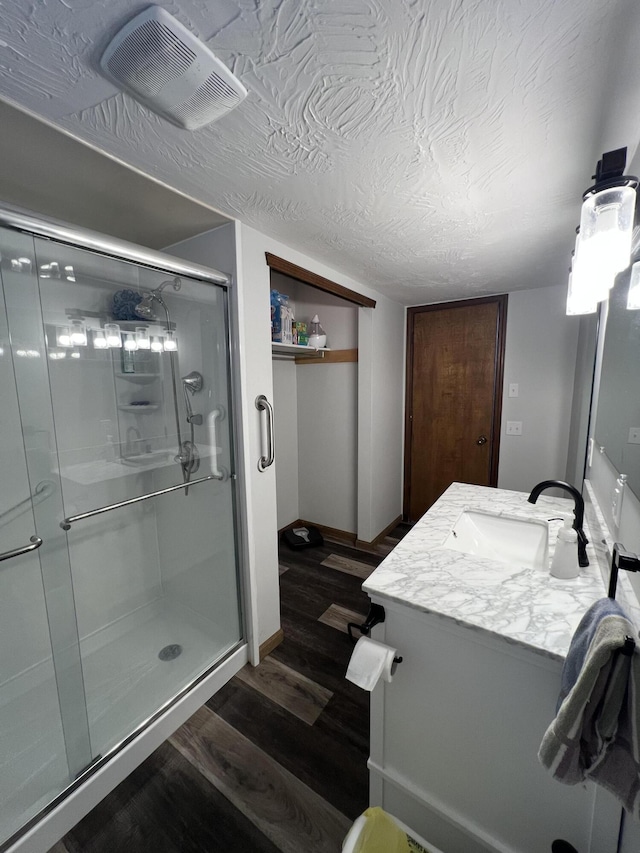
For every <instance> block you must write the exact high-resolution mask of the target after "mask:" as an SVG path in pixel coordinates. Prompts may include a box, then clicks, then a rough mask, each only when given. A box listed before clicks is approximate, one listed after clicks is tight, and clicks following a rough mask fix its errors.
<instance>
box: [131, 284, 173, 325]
mask: <svg viewBox="0 0 640 853" xmlns="http://www.w3.org/2000/svg"><path fill="white" fill-rule="evenodd" d="M169 284H170V285H171V286H172V287H173V289H174V290H176V291H177V290H180V288H181V287H182V281H181V280H180V279H179V278H178V277H177V276H176V278H170V279H167V281H163V282H162V284H160V285H158V287H156V288H155V289H154V290H147V291H146V293H145V295H144V296H143V297H142V299H141V300H140V302H138V304H137V305H136V307H135V309H134V311H135V313H136V314H137V315H138V317H141V318H142V319H143V320H153V319H154V313H153V303H154V301H155V302H158V303H159V304H160V305H163V306H164V301H163V299H162V297H161V296H160V294H161V293H162V291H163V290H164V289H165V287H166V286H167V285H169Z"/></svg>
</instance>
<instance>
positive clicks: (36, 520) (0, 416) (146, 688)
mask: <svg viewBox="0 0 640 853" xmlns="http://www.w3.org/2000/svg"><path fill="white" fill-rule="evenodd" d="M73 243H75V245H73ZM0 256H1V266H0V552H1V553H0V647H1V656H0V850H3V849H6V848H7V847H8V846H9V845H10V844H11V843H13V842H14V841H15V840H16V839H17V838H19V837H20V834H21V832H23V831H24V829H25V827H27V826H29V824H30V823H33V822H34V821H35V820H37V819H38V817H39V816H40V815H42V814H43V813H44V812H46V810H47V809H50V808H51V806H52V804H55V803H57V802H59V801H60V799H61V796H63V795H64V794H65V792H66V793H68V792H69V791H70V790H72V789H73V787H74V786H77V784H78V781H77V780H78V779H80V780H82V779H85V778H87V777H89V776H90V774H91V772H92V769H95V768H96V767H98V766H100V765H101V764H102V763H104V762H105V761H106V760H107V759H108V758H109V757H110V756H112V755H114V754H116V753H117V752H118V749H120V748H121V747H122V746H123V745H124V744H126V743H128V742H130V741H131V738H132V736H133V735H134V734H137V733H139V732H140V731H142V730H143V729H144V726H145V725H147V724H148V723H149V722H150V721H152V720H154V719H155V718H156V717H157V715H158V714H159V713H160V712H161V711H162V710H163V709H166V708H169V707H171V703H172V702H175V701H176V700H177V699H178V698H179V697H180V696H182V695H184V693H185V691H187V690H188V689H189V687H190V686H191V685H193V684H195V683H197V682H198V680H199V679H202V678H203V677H204V675H205V674H206V673H208V672H210V671H212V669H213V668H215V667H216V666H217V665H219V664H220V663H221V662H222V661H224V660H225V659H226V658H227V657H228V656H229V655H230V654H231V653H232V652H233V651H234V650H236V649H237V648H238V647H239V646H240V645H241V643H242V637H243V628H242V619H241V606H240V585H239V579H238V559H237V531H236V527H237V524H236V512H235V493H234V492H235V477H234V474H233V472H234V458H233V431H232V417H231V394H230V365H229V343H228V312H227V288H226V277H225V276H224V275H222V274H219V273H215V272H213V271H207V270H206V269H205V268H200V269H199V268H197V267H195V266H190V265H187V264H186V263H185V264H183V263H182V262H180V261H178V260H177V259H171V258H168V257H166V258H163V256H162V255H159V254H155V253H145V252H144V251H142V250H136V249H135V247H131V246H128V245H127V244H118V243H117V242H115V241H114V242H111V241H108V240H103V241H101V240H100V239H95V238H94V236H92V235H90V233H89V232H81V231H78V232H74V231H71V230H68V229H64V228H62V227H60V228H58V227H54V226H52V225H50V224H48V223H41V222H39V221H38V220H35V219H31V218H29V217H25V216H21V215H16V214H13V213H9V212H7V211H2V212H0ZM163 266H164V268H163Z"/></svg>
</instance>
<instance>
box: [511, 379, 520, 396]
mask: <svg viewBox="0 0 640 853" xmlns="http://www.w3.org/2000/svg"><path fill="white" fill-rule="evenodd" d="M519 390H520V389H519V388H518V383H517V382H510V383H509V396H510V397H517V396H518V393H519Z"/></svg>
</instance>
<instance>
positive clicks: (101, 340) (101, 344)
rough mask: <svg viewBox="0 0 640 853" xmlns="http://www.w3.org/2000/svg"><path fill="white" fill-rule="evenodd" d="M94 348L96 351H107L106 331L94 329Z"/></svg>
mask: <svg viewBox="0 0 640 853" xmlns="http://www.w3.org/2000/svg"><path fill="white" fill-rule="evenodd" d="M93 346H94V349H106V348H107V339H106V338H105V336H104V330H103V329H94V332H93Z"/></svg>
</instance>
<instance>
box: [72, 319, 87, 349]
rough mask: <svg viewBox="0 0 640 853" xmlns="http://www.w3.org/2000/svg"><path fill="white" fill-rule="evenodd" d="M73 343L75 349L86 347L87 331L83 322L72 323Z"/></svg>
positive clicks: (74, 321)
mask: <svg viewBox="0 0 640 853" xmlns="http://www.w3.org/2000/svg"><path fill="white" fill-rule="evenodd" d="M71 343H72V344H73V345H74V347H86V345H87V330H86V329H85V327H84V323H83V322H82V321H81V320H72V321H71Z"/></svg>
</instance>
